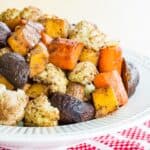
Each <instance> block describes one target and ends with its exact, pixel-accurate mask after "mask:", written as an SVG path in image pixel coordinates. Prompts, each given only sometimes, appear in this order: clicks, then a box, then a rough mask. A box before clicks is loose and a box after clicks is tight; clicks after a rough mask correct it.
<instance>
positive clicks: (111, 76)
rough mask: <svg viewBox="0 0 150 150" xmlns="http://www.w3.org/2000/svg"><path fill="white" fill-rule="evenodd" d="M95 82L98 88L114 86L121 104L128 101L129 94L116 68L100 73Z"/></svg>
mask: <svg viewBox="0 0 150 150" xmlns="http://www.w3.org/2000/svg"><path fill="white" fill-rule="evenodd" d="M94 84H95V86H96V88H106V87H112V88H113V90H114V92H115V94H116V97H117V100H118V103H119V106H122V105H124V104H126V103H127V101H128V96H127V93H126V90H125V87H124V85H123V82H122V79H121V76H120V75H119V73H118V72H117V71H116V70H114V71H111V72H105V73H100V74H98V75H97V76H96V77H95V79H94Z"/></svg>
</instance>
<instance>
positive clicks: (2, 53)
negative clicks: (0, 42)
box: [0, 47, 11, 57]
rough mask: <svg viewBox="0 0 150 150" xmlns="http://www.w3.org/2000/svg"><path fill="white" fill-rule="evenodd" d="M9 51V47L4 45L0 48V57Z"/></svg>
mask: <svg viewBox="0 0 150 150" xmlns="http://www.w3.org/2000/svg"><path fill="white" fill-rule="evenodd" d="M9 52H11V49H10V48H9V47H4V48H1V49H0V57H1V56H2V55H4V54H6V53H9Z"/></svg>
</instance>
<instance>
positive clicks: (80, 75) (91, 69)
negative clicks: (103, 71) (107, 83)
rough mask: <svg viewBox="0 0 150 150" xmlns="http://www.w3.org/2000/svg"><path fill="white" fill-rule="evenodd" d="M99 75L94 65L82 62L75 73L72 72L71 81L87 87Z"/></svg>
mask: <svg viewBox="0 0 150 150" xmlns="http://www.w3.org/2000/svg"><path fill="white" fill-rule="evenodd" d="M97 73H98V71H97V69H96V67H95V65H94V64H93V63H91V62H88V61H86V62H80V63H78V64H77V65H76V67H75V68H74V69H73V71H72V72H70V74H69V80H70V81H72V82H78V83H81V84H83V85H86V84H88V83H91V82H92V81H93V80H94V77H95V75H96V74H97Z"/></svg>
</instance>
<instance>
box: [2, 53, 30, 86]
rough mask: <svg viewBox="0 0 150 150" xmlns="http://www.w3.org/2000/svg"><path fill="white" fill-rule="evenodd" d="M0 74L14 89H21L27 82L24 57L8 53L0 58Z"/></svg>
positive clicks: (26, 68)
mask: <svg viewBox="0 0 150 150" xmlns="http://www.w3.org/2000/svg"><path fill="white" fill-rule="evenodd" d="M0 74H1V75H3V76H4V77H5V78H6V79H7V80H8V81H9V82H10V83H11V84H12V85H13V86H14V87H15V88H22V87H23V86H24V85H25V83H26V82H27V80H28V75H29V67H28V64H27V63H26V62H25V59H24V57H22V56H20V55H19V54H16V53H11V52H10V53H6V54H4V55H2V56H1V57H0Z"/></svg>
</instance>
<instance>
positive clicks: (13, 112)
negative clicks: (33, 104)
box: [0, 84, 28, 125]
mask: <svg viewBox="0 0 150 150" xmlns="http://www.w3.org/2000/svg"><path fill="white" fill-rule="evenodd" d="M27 103H28V97H27V96H26V95H25V92H24V91H23V90H17V91H11V90H6V87H5V86H4V85H2V84H0V112H1V113H0V124H3V125H16V124H17V123H18V122H19V121H21V120H22V119H23V117H24V112H25V110H24V109H25V107H26V105H27Z"/></svg>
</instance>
